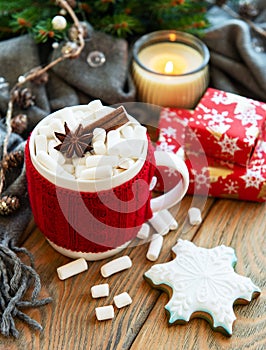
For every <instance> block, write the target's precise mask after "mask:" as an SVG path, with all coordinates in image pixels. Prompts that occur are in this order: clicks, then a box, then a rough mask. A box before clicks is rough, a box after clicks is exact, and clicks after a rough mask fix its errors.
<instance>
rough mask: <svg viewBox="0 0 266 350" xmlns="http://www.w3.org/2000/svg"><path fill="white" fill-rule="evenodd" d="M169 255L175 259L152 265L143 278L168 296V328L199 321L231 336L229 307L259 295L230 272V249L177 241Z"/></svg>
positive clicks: (232, 255) (232, 261)
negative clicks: (206, 322) (195, 319)
mask: <svg viewBox="0 0 266 350" xmlns="http://www.w3.org/2000/svg"><path fill="white" fill-rule="evenodd" d="M172 251H173V252H174V253H175V254H176V257H175V259H173V260H172V261H170V262H167V263H163V264H156V265H153V266H152V267H151V268H150V269H149V270H148V271H147V272H145V274H144V278H145V279H146V280H147V281H148V282H149V283H151V284H152V286H153V287H155V288H159V289H162V290H164V291H167V292H168V293H169V294H170V295H171V298H170V300H169V302H168V303H167V305H166V306H165V309H166V311H167V313H168V315H169V324H174V323H179V324H183V323H186V322H188V321H189V320H190V319H192V318H195V317H201V318H204V319H206V320H207V321H208V322H209V323H210V324H211V326H212V328H213V329H214V330H215V331H220V332H222V333H224V334H226V335H228V336H231V335H232V326H233V322H234V320H235V319H236V317H235V314H234V311H233V305H234V304H247V303H248V302H249V301H251V300H252V299H253V298H256V297H258V296H259V294H260V289H259V287H257V286H255V285H254V284H253V282H252V281H251V279H250V278H247V277H243V276H241V275H239V274H237V273H236V272H235V271H234V266H235V264H236V261H237V258H236V255H235V253H234V249H232V248H230V247H226V246H224V245H221V246H218V247H215V248H212V249H206V248H200V247H197V246H195V244H193V243H192V242H189V241H186V240H181V239H179V240H178V242H177V244H176V245H175V246H174V247H173V248H172Z"/></svg>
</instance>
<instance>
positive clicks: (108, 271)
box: [101, 255, 132, 277]
mask: <svg viewBox="0 0 266 350" xmlns="http://www.w3.org/2000/svg"><path fill="white" fill-rule="evenodd" d="M131 266H132V261H131V259H130V257H129V256H127V255H125V256H121V257H120V258H117V259H114V260H112V261H109V262H108V263H106V264H105V265H103V266H102V267H101V274H102V276H103V277H109V276H111V275H113V274H114V273H117V272H120V271H123V270H126V269H129V268H130V267H131Z"/></svg>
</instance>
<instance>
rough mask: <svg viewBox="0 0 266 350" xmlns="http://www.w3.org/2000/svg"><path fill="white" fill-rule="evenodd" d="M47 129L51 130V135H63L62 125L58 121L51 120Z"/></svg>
mask: <svg viewBox="0 0 266 350" xmlns="http://www.w3.org/2000/svg"><path fill="white" fill-rule="evenodd" d="M49 127H50V128H51V129H52V131H53V133H55V132H60V133H61V134H64V133H65V128H64V124H63V123H62V121H61V120H60V119H53V120H52V122H51V123H50V124H49Z"/></svg>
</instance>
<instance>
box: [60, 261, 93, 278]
mask: <svg viewBox="0 0 266 350" xmlns="http://www.w3.org/2000/svg"><path fill="white" fill-rule="evenodd" d="M87 269H88V264H87V261H86V260H85V259H84V258H80V259H77V260H74V261H71V262H70V263H68V264H66V265H63V266H60V267H58V268H57V274H58V277H59V278H60V280H65V279H67V278H69V277H72V276H74V275H77V274H79V273H81V272H83V271H86V270H87Z"/></svg>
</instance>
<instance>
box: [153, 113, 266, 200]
mask: <svg viewBox="0 0 266 350" xmlns="http://www.w3.org/2000/svg"><path fill="white" fill-rule="evenodd" d="M193 116H194V113H193V112H192V111H188V110H182V109H172V108H171V109H170V108H164V109H163V110H162V112H161V116H160V122H159V128H160V137H159V140H158V142H157V149H163V150H165V151H169V152H174V153H177V154H180V155H181V156H182V154H183V156H184V160H185V161H186V164H187V166H188V169H189V175H190V186H189V189H188V194H191V195H193V194H200V195H210V196H214V197H221V198H235V199H240V200H250V201H256V202H264V201H265V200H266V130H265V128H266V121H264V124H263V125H262V126H261V129H260V133H259V136H258V138H257V140H256V145H255V149H254V151H253V154H252V156H251V159H250V161H249V163H248V165H246V166H245V167H244V166H242V165H239V164H236V163H232V162H229V161H224V160H221V159H215V158H214V157H209V156H206V155H205V154H204V149H203V147H202V146H201V142H199V141H201V140H199V139H198V138H197V134H196V133H195V132H194V130H192V129H191V128H190V120H191V118H193ZM191 144H193V148H190V146H191ZM157 177H158V181H157V186H156V190H158V191H167V190H169V189H170V188H172V187H173V186H174V185H175V184H176V183H177V181H179V176H178V173H176V172H170V171H169V169H168V168H160V169H158V171H157Z"/></svg>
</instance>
